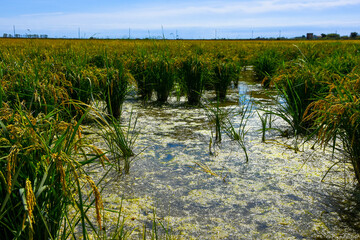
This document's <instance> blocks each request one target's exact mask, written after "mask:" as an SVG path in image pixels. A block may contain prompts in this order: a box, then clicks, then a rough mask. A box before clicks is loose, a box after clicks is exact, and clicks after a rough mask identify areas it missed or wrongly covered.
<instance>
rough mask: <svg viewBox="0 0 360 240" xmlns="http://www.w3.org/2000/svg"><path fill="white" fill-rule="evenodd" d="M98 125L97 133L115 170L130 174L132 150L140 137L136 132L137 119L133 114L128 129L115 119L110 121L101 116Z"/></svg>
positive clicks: (112, 118)
mask: <svg viewBox="0 0 360 240" xmlns="http://www.w3.org/2000/svg"><path fill="white" fill-rule="evenodd" d="M132 121H134V122H132ZM97 123H98V127H99V130H98V131H97V132H96V133H97V134H98V135H99V136H100V137H101V138H102V139H103V141H104V142H105V144H106V147H107V150H108V152H107V153H108V154H109V155H110V156H111V159H112V160H113V164H114V166H115V168H116V169H117V171H118V172H119V173H122V172H124V173H125V174H129V172H130V163H131V160H132V159H131V157H133V156H134V152H133V150H132V148H133V145H134V143H135V141H136V138H137V136H138V133H137V132H136V131H135V128H136V123H137V117H135V119H133V116H132V113H131V115H130V119H129V123H128V125H127V126H126V128H125V127H124V126H123V125H122V124H121V123H120V121H119V120H118V119H116V118H114V117H110V120H109V118H107V117H102V116H101V115H99V119H98V120H97ZM124 130H125V131H124Z"/></svg>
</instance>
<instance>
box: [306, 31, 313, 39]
mask: <svg viewBox="0 0 360 240" xmlns="http://www.w3.org/2000/svg"><path fill="white" fill-rule="evenodd" d="M306 39H307V40H312V39H314V34H313V33H307V34H306Z"/></svg>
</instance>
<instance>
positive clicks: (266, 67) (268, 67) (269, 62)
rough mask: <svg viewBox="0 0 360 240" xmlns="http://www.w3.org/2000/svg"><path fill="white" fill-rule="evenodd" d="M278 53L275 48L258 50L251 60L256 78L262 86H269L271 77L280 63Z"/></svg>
mask: <svg viewBox="0 0 360 240" xmlns="http://www.w3.org/2000/svg"><path fill="white" fill-rule="evenodd" d="M279 57H280V56H279V55H278V54H277V52H276V51H275V50H265V51H260V52H259V53H258V54H257V56H255V59H254V60H253V62H252V65H253V66H254V71H255V73H256V78H257V80H258V81H261V82H262V84H263V86H264V87H269V86H270V82H271V78H272V76H273V75H274V74H275V72H276V70H277V68H278V67H279V65H280V63H281V62H280V59H279Z"/></svg>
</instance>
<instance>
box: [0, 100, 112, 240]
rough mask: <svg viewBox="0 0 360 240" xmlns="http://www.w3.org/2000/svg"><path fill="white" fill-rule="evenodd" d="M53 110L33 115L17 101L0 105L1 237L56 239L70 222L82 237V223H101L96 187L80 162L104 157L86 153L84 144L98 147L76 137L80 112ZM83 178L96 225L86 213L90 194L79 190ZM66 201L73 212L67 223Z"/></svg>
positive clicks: (88, 224)
mask: <svg viewBox="0 0 360 240" xmlns="http://www.w3.org/2000/svg"><path fill="white" fill-rule="evenodd" d="M56 114H57V112H51V113H49V114H48V115H43V114H39V115H38V116H37V117H36V118H35V117H33V116H32V115H31V113H29V112H27V111H26V110H24V109H23V107H22V106H21V105H20V104H19V105H18V107H17V109H15V110H13V109H11V108H9V107H8V105H6V104H5V105H4V106H3V108H2V109H1V111H0V125H1V141H2V144H1V158H0V164H1V165H2V166H1V171H0V173H1V176H2V178H1V182H0V194H1V195H2V197H1V199H2V200H1V208H0V232H1V236H2V238H4V239H14V238H16V239H57V238H58V237H60V236H61V234H62V233H63V234H65V233H64V231H66V233H67V234H71V232H72V230H71V229H73V228H74V227H76V226H78V227H79V228H80V229H81V232H82V235H83V236H84V238H86V236H87V231H88V230H87V227H88V226H91V228H92V231H94V232H95V233H97V232H98V230H96V229H101V225H102V220H101V213H100V212H101V209H102V201H101V196H100V192H99V190H98V188H97V186H96V184H95V183H94V182H93V181H92V180H91V178H90V177H89V176H88V175H87V174H86V173H85V172H84V166H86V165H88V164H90V163H93V162H95V161H97V160H104V158H105V157H104V156H103V155H101V154H100V155H99V154H95V155H93V156H91V155H90V154H89V155H87V154H86V152H87V151H86V149H92V150H93V151H94V152H96V153H100V152H101V150H99V149H98V148H96V147H95V146H93V145H89V144H87V143H86V141H84V139H83V138H82V135H81V127H80V124H81V121H82V120H83V118H81V119H80V120H79V121H78V122H76V121H74V122H72V123H66V122H58V121H56V117H55V116H56ZM84 184H86V185H87V186H88V187H89V188H90V189H91V191H90V192H91V193H92V194H93V196H94V198H93V199H94V200H93V204H94V205H95V206H94V209H95V212H96V216H97V223H98V228H96V227H95V226H94V225H93V224H92V223H91V222H89V219H88V217H87V216H86V215H87V212H88V210H89V207H88V206H87V204H88V203H89V199H90V198H89V197H85V196H83V194H82V189H83V187H84ZM70 207H71V208H73V209H74V211H75V212H74V213H75V214H78V216H79V217H78V218H77V220H76V221H74V222H73V224H71V226H69V225H68V224H69V221H68V217H69V216H68V214H67V211H68V210H69V208H70ZM68 227H70V228H71V229H68Z"/></svg>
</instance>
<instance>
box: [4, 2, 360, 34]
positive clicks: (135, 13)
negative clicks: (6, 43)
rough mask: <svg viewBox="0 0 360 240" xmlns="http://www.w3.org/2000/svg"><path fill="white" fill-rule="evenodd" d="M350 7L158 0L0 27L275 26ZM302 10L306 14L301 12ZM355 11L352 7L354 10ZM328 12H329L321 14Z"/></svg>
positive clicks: (312, 20) (334, 18)
mask: <svg viewBox="0 0 360 240" xmlns="http://www.w3.org/2000/svg"><path fill="white" fill-rule="evenodd" d="M349 6H352V8H353V9H356V8H357V9H359V8H360V0H344V1H340V0H337V1H335V0H319V1H314V0H303V1H295V0H256V1H249V0H245V1H235V0H231V1H216V0H215V1H214V0H211V1H210V0H200V1H196V2H195V1H193V2H191V3H187V2H180V3H163V4H161V5H155V6H154V5H149V6H144V7H137V8H134V7H127V8H126V7H123V8H119V9H116V8H115V9H113V10H112V11H103V12H96V11H95V12H94V11H92V12H91V13H89V12H86V7H84V11H83V12H78V13H70V12H49V13H39V14H36V13H33V14H27V15H19V16H13V17H8V18H1V17H0V28H1V27H4V26H12V25H17V26H19V27H23V28H24V29H27V28H31V29H74V28H77V27H81V28H83V29H85V30H89V31H90V30H93V31H99V30H114V29H126V28H129V27H130V28H132V29H159V28H160V26H161V25H164V27H167V28H181V27H183V28H191V27H277V26H300V25H301V26H306V25H323V26H326V25H332V24H337V25H353V26H357V25H359V24H360V19H359V18H358V15H357V14H348V13H342V12H341V11H339V12H336V14H334V13H333V12H332V13H331V15H330V13H328V11H334V9H335V10H337V9H340V8H346V7H349ZM305 11H306V14H307V15H306V17H304V12H305ZM354 12H355V11H354ZM326 14H329V15H326Z"/></svg>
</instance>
